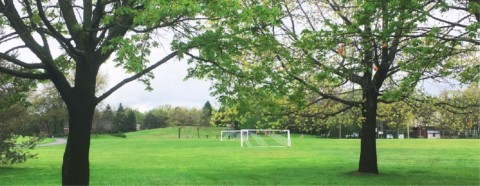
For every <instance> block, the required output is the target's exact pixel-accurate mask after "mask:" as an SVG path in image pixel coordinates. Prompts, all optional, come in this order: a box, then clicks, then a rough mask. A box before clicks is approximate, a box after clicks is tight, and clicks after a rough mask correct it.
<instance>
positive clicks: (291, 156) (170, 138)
mask: <svg viewBox="0 0 480 186" xmlns="http://www.w3.org/2000/svg"><path fill="white" fill-rule="evenodd" d="M219 130H220V129H217V128H203V129H201V137H202V138H201V139H197V138H196V137H197V136H196V130H195V129H193V128H188V129H187V130H184V132H183V133H184V134H187V133H188V134H187V135H186V136H184V137H185V138H183V139H177V138H176V137H177V134H178V133H177V132H178V130H177V129H176V128H167V129H158V130H147V131H140V132H134V133H128V134H127V138H117V137H112V136H106V135H99V136H92V143H91V152H90V154H91V155H90V163H91V165H90V166H91V181H90V183H91V184H92V185H367V184H368V185H480V140H463V139H456V140H426V139H410V140H407V139H405V140H378V141H377V144H378V146H377V148H378V158H379V159H378V162H379V169H380V172H381V174H380V175H370V174H357V173H356V172H355V170H356V169H357V165H358V156H359V146H360V143H359V142H360V141H359V140H357V139H352V140H348V139H343V140H338V139H317V138H313V137H308V136H305V137H303V138H300V137H299V136H292V147H291V148H243V149H242V148H240V145H239V142H238V141H227V142H221V141H220V140H218V139H216V136H217V135H218V134H219V132H218V131H219ZM207 134H208V135H209V139H206V138H205V137H206V136H205V135H207ZM187 137H188V138H187ZM64 148H65V145H60V146H51V147H38V148H37V149H36V150H35V151H36V152H38V156H39V157H38V159H34V160H29V161H27V162H26V163H23V164H19V165H14V166H7V167H0V185H59V184H60V183H61V176H60V171H61V162H62V155H63V150H64Z"/></svg>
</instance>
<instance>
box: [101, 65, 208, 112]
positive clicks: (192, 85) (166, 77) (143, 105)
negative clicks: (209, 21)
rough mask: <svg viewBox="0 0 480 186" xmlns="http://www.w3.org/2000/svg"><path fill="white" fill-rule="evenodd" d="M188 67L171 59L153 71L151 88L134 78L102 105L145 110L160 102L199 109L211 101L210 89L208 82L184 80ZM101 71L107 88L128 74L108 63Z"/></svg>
mask: <svg viewBox="0 0 480 186" xmlns="http://www.w3.org/2000/svg"><path fill="white" fill-rule="evenodd" d="M187 69H188V64H187V63H186V62H185V61H178V60H176V59H172V60H171V61H168V62H167V63H165V64H163V65H161V66H159V67H158V68H157V69H155V70H154V71H153V73H154V74H155V79H153V80H152V81H151V85H152V88H153V91H150V92H149V91H146V90H145V85H143V84H142V83H141V82H138V81H134V82H131V83H128V84H127V85H125V86H123V87H122V88H120V89H119V90H117V91H116V92H114V93H113V94H112V95H110V96H109V97H108V98H107V99H105V100H104V101H103V102H102V104H103V105H106V104H110V105H111V106H113V107H116V106H117V105H118V104H119V103H122V104H123V105H124V106H126V107H130V108H135V109H138V110H140V111H148V110H151V109H153V108H156V107H158V106H161V105H172V106H182V107H196V108H201V107H203V105H204V104H205V102H206V101H210V102H213V101H214V98H213V97H212V96H210V91H209V88H210V85H211V83H210V82H208V81H203V80H198V79H189V80H184V78H185V76H186V75H187ZM101 72H102V73H106V74H108V79H109V83H108V86H109V87H112V86H114V85H116V84H117V83H118V82H120V81H121V80H123V79H124V78H125V77H128V75H126V74H125V73H123V70H122V69H119V68H114V67H113V66H112V65H111V63H109V64H107V65H106V66H105V67H102V70H101Z"/></svg>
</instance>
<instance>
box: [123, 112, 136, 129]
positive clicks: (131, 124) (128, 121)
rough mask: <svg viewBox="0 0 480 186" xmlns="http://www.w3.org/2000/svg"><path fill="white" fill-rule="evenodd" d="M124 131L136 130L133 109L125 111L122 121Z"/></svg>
mask: <svg viewBox="0 0 480 186" xmlns="http://www.w3.org/2000/svg"><path fill="white" fill-rule="evenodd" d="M124 128H125V132H132V131H136V130H137V119H136V117H135V112H133V110H128V111H127V116H126V118H125V122H124Z"/></svg>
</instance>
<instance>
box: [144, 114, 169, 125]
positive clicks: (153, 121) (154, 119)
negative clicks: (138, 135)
mask: <svg viewBox="0 0 480 186" xmlns="http://www.w3.org/2000/svg"><path fill="white" fill-rule="evenodd" d="M166 120H167V113H166V112H155V113H154V112H153V111H150V112H148V113H147V114H146V115H145V120H144V121H143V129H154V128H164V127H167V121H166Z"/></svg>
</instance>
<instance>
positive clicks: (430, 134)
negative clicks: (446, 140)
mask: <svg viewBox="0 0 480 186" xmlns="http://www.w3.org/2000/svg"><path fill="white" fill-rule="evenodd" d="M427 138H428V139H440V138H441V135H440V131H438V130H427Z"/></svg>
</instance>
